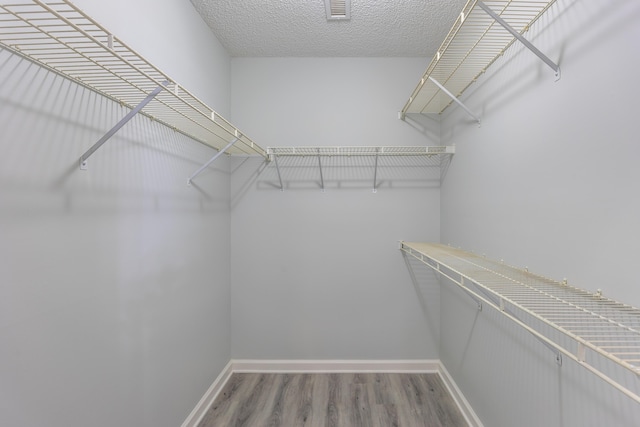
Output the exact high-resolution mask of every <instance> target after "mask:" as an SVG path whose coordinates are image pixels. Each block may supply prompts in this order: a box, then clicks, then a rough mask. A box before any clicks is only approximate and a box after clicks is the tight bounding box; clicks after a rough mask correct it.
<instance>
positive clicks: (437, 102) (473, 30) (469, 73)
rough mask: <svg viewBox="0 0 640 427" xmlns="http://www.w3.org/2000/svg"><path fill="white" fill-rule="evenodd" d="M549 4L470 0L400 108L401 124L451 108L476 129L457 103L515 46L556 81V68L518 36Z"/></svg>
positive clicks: (550, 0)
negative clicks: (414, 115) (536, 59)
mask: <svg viewBox="0 0 640 427" xmlns="http://www.w3.org/2000/svg"><path fill="white" fill-rule="evenodd" d="M554 1H555V0H490V1H487V2H486V3H485V2H482V1H480V0H469V1H468V2H467V4H466V5H465V6H464V8H463V9H462V12H461V13H460V15H458V18H457V19H456V22H455V23H454V25H453V27H452V28H451V30H450V31H449V34H448V35H447V37H446V38H445V40H444V41H443V42H442V45H441V46H440V48H439V49H438V51H437V52H436V55H435V56H434V57H433V59H432V60H431V63H430V64H429V66H428V67H427V70H426V71H425V73H424V75H423V77H422V78H421V80H420V82H419V83H418V85H417V86H416V88H415V89H414V90H413V92H412V94H411V96H410V97H409V100H408V101H407V102H406V103H405V105H404V107H403V108H402V111H401V112H400V114H399V116H400V118H401V119H404V117H405V114H407V113H437V114H439V113H442V112H443V111H444V110H445V109H446V108H447V107H448V106H449V105H450V104H451V102H456V103H457V104H458V105H460V106H461V107H462V108H463V109H464V110H465V111H466V112H467V114H469V115H470V116H471V117H473V119H474V120H475V121H477V122H478V123H480V120H479V118H478V116H477V115H476V114H474V113H473V112H471V110H470V109H469V108H468V107H466V106H465V105H464V104H463V103H462V102H461V101H460V100H459V99H458V97H459V96H460V95H462V93H463V92H464V91H465V90H466V89H467V88H468V87H469V85H471V83H473V82H474V81H476V80H477V79H478V77H479V76H480V75H481V74H482V73H484V72H485V71H486V69H487V68H488V67H489V66H490V65H491V64H493V63H494V62H495V60H496V59H497V58H498V57H499V56H500V55H502V54H503V53H504V51H505V50H506V49H507V48H508V47H509V46H511V44H513V43H514V42H515V41H516V40H518V41H520V42H521V43H522V44H523V45H524V46H525V47H527V48H528V49H529V50H531V51H532V52H533V53H534V54H535V55H536V56H538V57H539V58H540V59H541V60H542V61H543V62H544V63H545V64H547V65H548V66H549V67H550V68H551V69H552V70H553V71H554V72H555V76H556V80H557V79H559V78H560V67H559V66H558V65H557V64H556V63H555V62H553V61H552V60H551V59H549V58H548V57H547V56H546V55H545V54H544V53H542V52H541V51H540V50H539V49H537V48H536V47H535V46H534V45H533V44H532V43H531V42H530V41H528V40H527V39H526V38H525V37H524V36H523V35H522V34H523V33H525V32H526V31H527V30H528V29H529V27H530V26H531V25H532V24H533V23H534V22H535V21H536V20H537V19H538V18H539V17H540V16H541V15H542V14H543V13H544V12H545V11H546V10H547V9H548V8H549V7H550V6H551V5H552V4H553V3H554ZM496 23H497V24H499V25H496Z"/></svg>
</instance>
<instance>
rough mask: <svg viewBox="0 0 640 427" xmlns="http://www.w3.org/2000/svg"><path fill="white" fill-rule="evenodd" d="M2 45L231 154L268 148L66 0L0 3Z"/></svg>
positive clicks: (0, 37)
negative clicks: (140, 106) (150, 97)
mask: <svg viewBox="0 0 640 427" xmlns="http://www.w3.org/2000/svg"><path fill="white" fill-rule="evenodd" d="M0 46H2V47H5V48H7V49H9V50H11V51H13V52H15V53H17V54H19V55H21V56H23V57H26V58H28V59H30V60H32V61H34V62H36V63H38V64H40V65H42V66H44V67H45V68H47V69H49V70H52V71H54V72H57V73H59V74H61V75H63V76H65V77H67V78H69V79H71V80H73V81H75V82H77V83H80V84H82V85H83V86H85V87H88V88H90V89H92V90H94V91H96V92H98V93H100V94H102V95H104V96H106V97H108V98H110V99H112V100H115V101H117V102H119V103H121V104H123V105H126V106H128V107H130V108H133V107H134V106H136V105H138V104H139V103H140V102H141V101H142V100H143V99H145V97H147V95H149V94H150V93H152V92H153V91H154V90H155V89H156V88H158V87H160V86H162V87H164V89H163V90H161V91H160V93H159V94H158V95H157V96H156V97H155V98H154V99H153V100H152V101H151V102H150V103H149V104H147V106H146V107H144V108H143V110H142V113H143V114H145V115H147V116H149V117H151V118H153V119H154V120H156V121H158V122H161V123H163V124H164V125H166V126H169V127H171V128H173V129H175V130H176V131H179V132H181V133H183V134H185V135H187V136H189V137H191V138H193V139H195V140H197V141H199V142H201V143H203V144H206V145H208V146H211V147H213V148H215V149H217V150H220V149H221V148H223V147H225V146H226V145H227V144H228V143H229V142H231V141H233V140H234V139H235V138H238V141H237V142H236V143H235V145H233V146H232V147H231V148H229V149H228V150H227V151H226V152H227V153H228V154H259V155H261V156H263V157H266V151H265V150H264V149H262V148H261V147H260V146H258V145H257V144H255V143H254V142H253V141H252V140H251V139H250V138H248V137H247V136H246V135H244V134H243V133H242V132H240V131H239V130H238V129H237V128H236V127H235V126H233V125H232V124H231V123H229V122H228V121H227V120H225V119H224V118H223V117H221V116H220V115H219V114H217V113H216V112H215V111H214V110H213V109H211V108H210V107H208V106H207V105H206V104H205V103H204V102H203V101H201V100H200V99H198V98H197V97H196V96H195V95H193V94H191V93H190V92H189V91H187V90H186V89H184V88H183V87H182V86H180V85H179V84H178V83H176V82H175V81H173V80H172V79H171V78H169V77H168V76H167V75H166V74H164V73H163V72H162V71H160V70H159V69H158V68H156V67H155V66H154V65H152V64H151V63H150V62H149V61H147V60H146V59H144V58H143V57H142V56H141V55H139V54H138V53H136V52H135V51H134V50H133V49H131V48H130V47H129V46H127V45H126V44H125V43H124V42H123V41H122V40H120V39H118V38H117V37H115V36H114V35H113V34H111V33H110V32H109V31H107V30H106V29H105V28H103V27H102V26H101V25H100V24H98V23H97V22H96V21H94V20H93V19H91V18H90V17H89V16H87V15H86V14H85V13H83V12H82V11H81V10H80V9H78V8H77V7H76V6H74V5H73V4H72V3H71V2H69V1H68V0H59V1H55V2H53V1H52V2H44V1H40V0H30V1H23V2H22V3H20V2H18V1H16V2H15V3H13V4H9V3H4V4H0Z"/></svg>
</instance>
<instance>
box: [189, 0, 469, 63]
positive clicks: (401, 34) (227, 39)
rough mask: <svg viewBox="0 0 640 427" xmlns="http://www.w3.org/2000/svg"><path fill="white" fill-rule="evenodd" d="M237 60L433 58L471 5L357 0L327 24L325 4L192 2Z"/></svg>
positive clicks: (446, 0)
mask: <svg viewBox="0 0 640 427" xmlns="http://www.w3.org/2000/svg"><path fill="white" fill-rule="evenodd" d="M191 3H193V5H194V6H195V8H196V10H197V11H198V12H199V13H200V15H201V16H202V17H203V19H204V20H205V22H206V23H207V24H208V25H209V27H211V29H212V31H213V32H214V34H215V35H216V37H217V38H218V40H220V42H221V43H222V44H223V45H224V47H225V48H226V49H227V51H228V52H229V54H230V55H231V56H251V57H256V56H309V57H319V56H355V57H362V56H398V57H403V56H404V57H411V56H419V57H432V56H433V55H434V54H435V52H436V50H437V49H438V47H439V46H440V44H441V43H442V40H443V39H444V37H445V36H446V35H447V33H448V32H449V29H450V28H451V26H452V25H453V23H454V21H455V19H456V17H457V15H458V14H459V13H460V11H461V10H462V7H463V6H464V4H465V3H466V0H351V20H349V21H327V19H326V13H325V6H324V1H323V0H191Z"/></svg>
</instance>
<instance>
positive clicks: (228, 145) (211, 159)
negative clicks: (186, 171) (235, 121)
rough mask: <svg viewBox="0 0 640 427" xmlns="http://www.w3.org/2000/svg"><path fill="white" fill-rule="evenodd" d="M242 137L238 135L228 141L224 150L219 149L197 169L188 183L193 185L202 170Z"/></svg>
mask: <svg viewBox="0 0 640 427" xmlns="http://www.w3.org/2000/svg"><path fill="white" fill-rule="evenodd" d="M239 139H240V136H237V135H236V137H235V138H233V140H232V141H231V142H230V143H228V144H227V145H226V146H225V147H224V148H223V149H222V150H220V151H218V152H217V153H216V154H215V155H214V156H213V157H212V158H210V159H209V161H208V162H207V163H205V164H204V165H202V166H200V169H198V170H197V171H195V172H194V173H193V175H191V176H190V177H189V179H188V180H187V184H188V185H191V181H192V180H193V179H194V178H195V177H196V176H198V175H200V174H201V173H202V171H204V170H205V169H206V168H207V167H208V166H209V165H210V164H211V163H213V162H214V161H215V160H216V159H217V158H218V157H220V156H222V155H223V154H224V153H225V151H227V150H228V149H229V148H231V147H232V146H233V144H235V143H236V142H238V140H239Z"/></svg>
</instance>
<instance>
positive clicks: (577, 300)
mask: <svg viewBox="0 0 640 427" xmlns="http://www.w3.org/2000/svg"><path fill="white" fill-rule="evenodd" d="M400 249H401V250H402V251H404V252H405V253H407V254H409V255H411V256H413V257H415V258H417V259H418V260H420V261H421V262H423V263H424V264H426V265H427V266H429V267H431V268H432V269H433V270H435V271H436V272H438V273H439V274H441V275H442V276H444V277H446V278H447V279H449V280H450V281H452V282H454V283H455V284H457V285H458V286H459V287H461V288H462V289H463V290H464V291H465V292H466V293H468V294H470V295H471V296H472V297H473V298H474V299H476V302H478V304H479V307H481V304H482V303H486V304H488V305H490V306H492V307H494V308H495V309H497V310H499V311H500V312H501V313H503V314H505V315H506V316H507V317H509V318H511V319H512V320H514V321H515V322H516V323H517V324H519V325H520V326H522V327H524V328H525V329H526V330H527V331H528V332H530V333H532V334H533V335H534V336H535V337H536V338H537V339H539V340H540V341H541V342H543V343H544V344H545V345H547V346H548V347H549V348H551V349H553V350H554V351H556V352H558V360H559V362H560V363H561V356H560V354H562V355H565V356H566V357H569V358H570V359H572V360H574V361H576V362H578V363H579V364H581V365H582V366H584V367H585V368H587V369H588V370H589V371H591V372H592V373H594V374H596V375H597V376H598V377H600V378H601V379H603V380H604V381H606V382H608V383H609V384H611V385H613V386H614V387H616V388H617V389H618V390H619V391H621V392H623V393H624V394H626V395H627V396H629V397H630V398H632V399H633V400H635V401H636V402H638V403H640V392H639V391H637V390H632V389H630V388H629V385H630V384H629V383H627V382H625V385H622V384H621V381H620V380H618V379H616V378H614V377H613V375H612V372H613V371H611V370H610V369H603V366H602V364H601V363H600V362H599V360H598V358H604V359H605V360H609V361H611V362H614V363H615V364H616V365H619V366H621V367H623V368H625V369H626V370H628V371H630V372H632V373H633V374H635V375H634V378H635V379H636V386H637V385H638V384H637V380H638V378H639V375H640V309H637V308H635V307H632V306H629V305H626V304H623V303H620V302H617V301H614V300H611V299H608V298H605V297H603V296H602V294H601V292H600V291H598V292H596V293H592V292H588V291H586V290H583V289H580V288H577V287H573V286H569V285H568V284H567V283H566V281H563V282H558V281H554V280H551V279H548V278H545V277H542V276H539V275H536V274H532V273H530V272H529V271H528V270H527V269H526V268H525V269H521V268H517V267H513V266H510V265H507V264H505V263H504V262H499V261H493V260H490V259H487V258H485V257H483V256H479V255H476V254H473V253H470V252H466V251H463V250H460V249H455V248H452V247H449V246H445V245H441V244H436V243H407V242H401V246H400ZM525 318H526V319H525ZM527 319H528V320H527ZM550 331H555V333H552V332H550ZM562 337H563V338H562Z"/></svg>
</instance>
